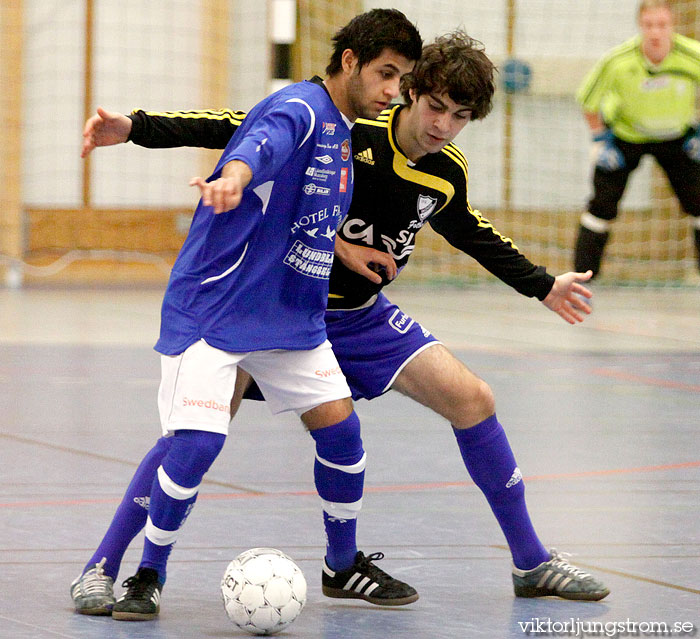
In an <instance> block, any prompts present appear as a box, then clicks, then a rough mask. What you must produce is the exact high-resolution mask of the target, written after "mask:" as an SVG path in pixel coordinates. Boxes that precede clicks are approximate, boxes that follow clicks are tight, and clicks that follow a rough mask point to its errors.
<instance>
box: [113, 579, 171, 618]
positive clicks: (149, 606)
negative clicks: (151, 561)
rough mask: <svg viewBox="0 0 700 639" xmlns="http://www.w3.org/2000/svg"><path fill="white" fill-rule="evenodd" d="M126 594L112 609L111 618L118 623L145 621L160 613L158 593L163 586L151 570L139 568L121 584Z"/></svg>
mask: <svg viewBox="0 0 700 639" xmlns="http://www.w3.org/2000/svg"><path fill="white" fill-rule="evenodd" d="M122 586H124V588H126V592H125V593H124V594H123V595H122V596H121V597H119V599H117V601H116V603H115V604H114V608H112V618H113V619H117V620H119V621H146V620H147V619H155V618H156V617H157V616H158V613H159V612H160V592H161V590H162V589H163V586H162V585H161V583H160V582H159V581H158V573H157V572H156V571H155V570H153V569H152V568H139V570H138V572H137V573H136V574H135V575H134V576H133V577H129V578H128V579H127V580H126V581H125V582H124V583H123V584H122Z"/></svg>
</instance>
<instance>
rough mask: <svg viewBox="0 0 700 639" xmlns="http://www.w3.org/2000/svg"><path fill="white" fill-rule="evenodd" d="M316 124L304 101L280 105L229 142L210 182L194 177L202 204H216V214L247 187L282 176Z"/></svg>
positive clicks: (237, 201)
mask: <svg viewBox="0 0 700 639" xmlns="http://www.w3.org/2000/svg"><path fill="white" fill-rule="evenodd" d="M318 124H320V122H319V123H318ZM315 126H317V122H316V119H315V118H314V117H312V114H311V113H310V112H309V108H308V106H307V105H306V104H305V103H300V102H293V101H291V100H290V101H288V102H287V103H284V104H281V105H279V104H278V105H277V106H276V107H273V108H271V109H270V111H268V112H267V113H266V114H264V115H262V116H261V117H259V119H258V120H257V121H256V122H254V123H253V124H252V126H250V127H249V128H248V129H247V131H245V133H242V134H241V137H240V138H238V139H236V140H235V142H234V143H232V144H229V145H227V147H226V149H225V150H224V152H223V154H222V155H221V159H220V160H219V165H218V167H217V170H216V171H215V172H214V175H213V176H212V177H211V178H209V181H207V180H204V179H203V178H201V177H196V178H192V179H191V180H190V186H197V187H199V190H200V191H201V194H202V202H203V204H204V205H205V206H211V207H213V212H214V213H217V214H218V213H223V212H225V211H229V210H231V209H234V208H236V207H237V206H238V205H239V204H240V202H241V199H242V197H243V191H244V189H245V188H246V187H250V188H256V187H258V186H260V185H262V184H263V183H265V182H268V181H271V180H274V179H275V178H276V176H277V175H279V173H280V171H281V170H282V169H283V167H284V166H285V165H286V164H287V162H288V160H289V159H290V157H291V156H292V154H293V153H295V152H296V151H297V150H298V149H299V147H300V146H301V145H302V144H304V143H306V142H307V140H308V139H309V138H310V136H311V133H312V131H313V129H314V127H315Z"/></svg>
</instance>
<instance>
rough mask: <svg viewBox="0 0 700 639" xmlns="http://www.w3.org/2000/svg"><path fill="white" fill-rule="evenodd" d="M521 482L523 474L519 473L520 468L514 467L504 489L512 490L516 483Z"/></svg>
mask: <svg viewBox="0 0 700 639" xmlns="http://www.w3.org/2000/svg"><path fill="white" fill-rule="evenodd" d="M522 480H523V474H522V473H521V472H520V468H518V467H517V466H516V467H515V470H514V471H513V474H512V475H511V476H510V479H509V480H508V483H507V484H506V488H512V487H513V486H515V484H517V483H518V482H521V481H522Z"/></svg>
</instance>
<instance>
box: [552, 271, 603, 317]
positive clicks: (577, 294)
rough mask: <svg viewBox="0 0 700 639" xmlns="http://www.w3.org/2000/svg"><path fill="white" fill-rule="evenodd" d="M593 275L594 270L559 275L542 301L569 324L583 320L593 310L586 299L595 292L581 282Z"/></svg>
mask: <svg viewBox="0 0 700 639" xmlns="http://www.w3.org/2000/svg"><path fill="white" fill-rule="evenodd" d="M591 277H593V271H586V272H585V273H571V272H570V273H564V274H563V275H558V276H557V277H555V278H554V286H552V290H551V291H549V295H547V297H545V298H544V299H543V300H542V303H543V304H544V305H545V306H546V307H547V308H548V309H549V310H550V311H554V312H555V313H556V314H557V315H559V317H561V318H562V319H563V320H566V321H567V322H569V324H577V323H578V322H583V320H584V319H585V316H586V315H588V314H589V313H590V312H591V310H592V309H591V307H590V305H589V304H588V303H587V302H586V300H589V299H591V298H592V297H593V293H591V291H590V290H589V289H587V288H586V287H585V286H583V285H582V284H581V282H587V281H588V280H590V279H591Z"/></svg>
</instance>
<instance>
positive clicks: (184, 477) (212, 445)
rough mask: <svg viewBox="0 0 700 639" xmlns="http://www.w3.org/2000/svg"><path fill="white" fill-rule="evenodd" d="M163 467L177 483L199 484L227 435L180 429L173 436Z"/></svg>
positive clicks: (181, 484) (182, 484)
mask: <svg viewBox="0 0 700 639" xmlns="http://www.w3.org/2000/svg"><path fill="white" fill-rule="evenodd" d="M172 440H173V441H172V444H171V446H170V451H169V452H168V454H167V455H166V457H165V459H164V460H163V463H162V467H163V470H164V471H165V472H166V473H167V475H168V476H169V477H170V478H171V479H172V481H174V482H175V483H176V484H179V485H180V486H184V487H188V488H190V487H194V486H197V485H198V484H199V483H200V482H201V481H202V477H204V474H205V473H206V472H207V471H208V470H209V468H210V467H211V465H212V464H213V463H214V460H215V459H216V457H217V456H218V454H219V453H220V452H221V449H222V447H223V445H224V442H225V441H226V436H225V435H222V434H220V433H210V432H207V431H197V430H179V431H176V433H175V435H173V437H172Z"/></svg>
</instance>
